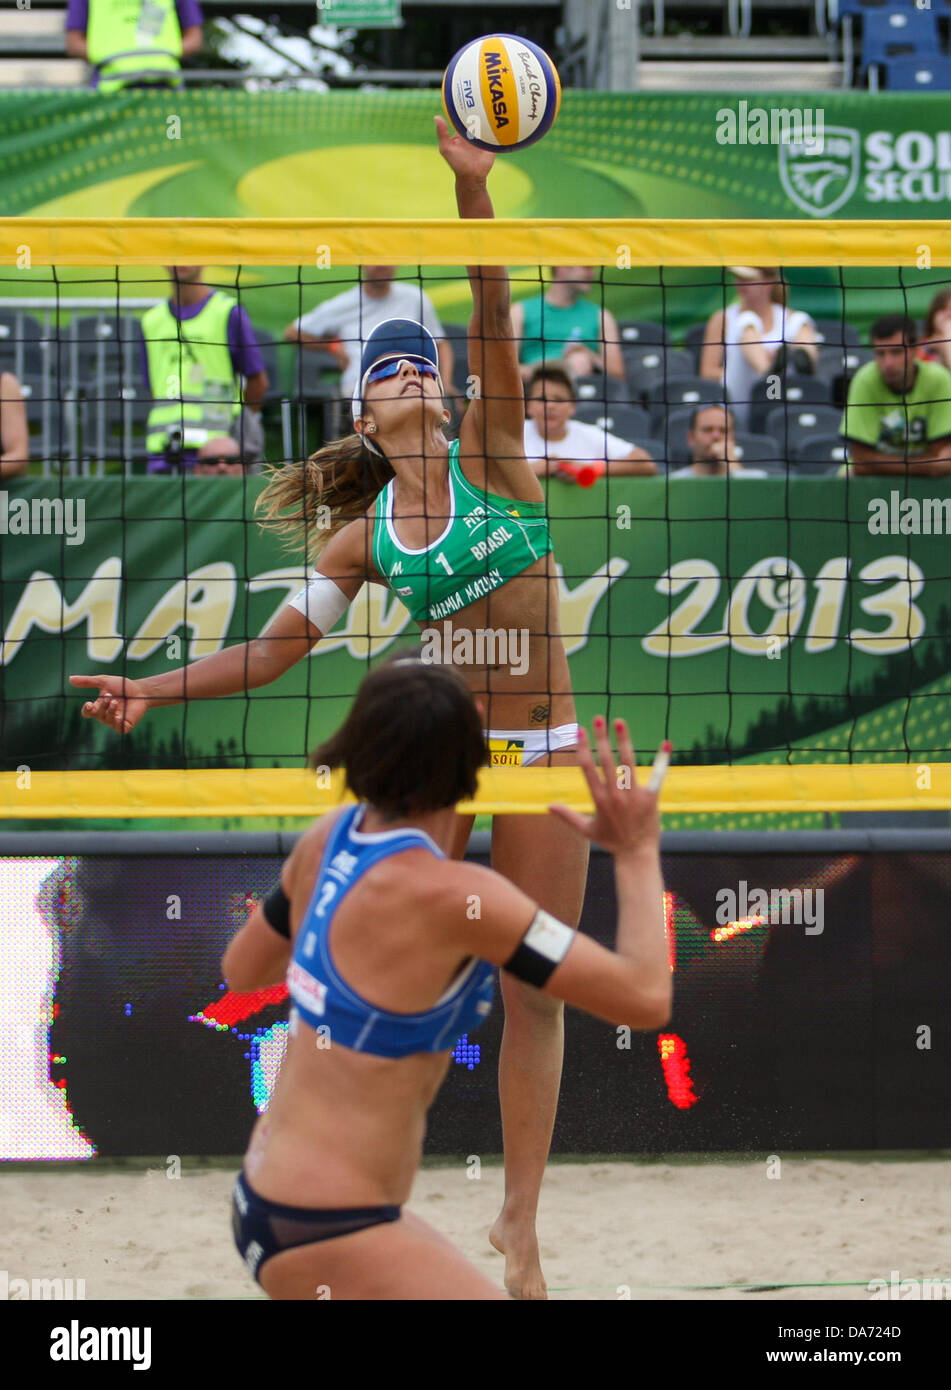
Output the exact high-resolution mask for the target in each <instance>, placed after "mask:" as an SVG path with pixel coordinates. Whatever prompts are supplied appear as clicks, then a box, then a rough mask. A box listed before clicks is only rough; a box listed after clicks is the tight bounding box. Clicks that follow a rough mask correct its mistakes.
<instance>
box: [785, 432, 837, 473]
mask: <svg viewBox="0 0 951 1390" xmlns="http://www.w3.org/2000/svg"><path fill="white" fill-rule="evenodd" d="M791 457H792V461H793V467H794V469H795V471H796V472H797V473H830V474H832V473H837V472H838V471H839V469H840V468H841V467H842V465H843V463H845V462H846V457H845V441H844V440H843V438H842V436H841V435H839V434H820V435H819V436H818V438H811V439H809V440H808V441H807V442H806V443H804V444H801V445H800V446H799V448H797V449H796V451H795V452H794V453H793V454H792V455H791Z"/></svg>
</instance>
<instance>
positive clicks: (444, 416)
mask: <svg viewBox="0 0 951 1390" xmlns="http://www.w3.org/2000/svg"><path fill="white" fill-rule="evenodd" d="M451 419H452V416H451V415H450V414H449V411H448V410H444V411H443V413H442V422H443V424H444V425H448V424H449V421H450V420H451Z"/></svg>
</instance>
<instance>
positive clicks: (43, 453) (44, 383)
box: [20, 372, 80, 474]
mask: <svg viewBox="0 0 951 1390" xmlns="http://www.w3.org/2000/svg"><path fill="white" fill-rule="evenodd" d="M20 389H21V390H22V392H23V399H24V401H25V402H26V419H27V425H28V427H29V431H30V458H31V459H37V460H39V461H40V462H41V463H42V465H43V473H44V474H48V473H49V472H51V471H52V472H53V473H59V472H60V470H61V469H63V471H65V472H69V473H72V472H75V471H76V467H77V465H78V457H79V411H80V403H79V401H78V400H77V399H76V395H75V392H74V391H73V389H72V387H70V386H68V385H64V386H60V385H59V384H58V383H57V382H56V380H55V378H54V377H52V376H49V377H47V375H46V373H44V372H27V373H25V374H24V375H23V376H22V377H21V378H20ZM67 464H69V465H70V466H69V467H66V465H67Z"/></svg>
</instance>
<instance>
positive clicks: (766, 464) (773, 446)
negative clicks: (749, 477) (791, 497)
mask: <svg viewBox="0 0 951 1390" xmlns="http://www.w3.org/2000/svg"><path fill="white" fill-rule="evenodd" d="M736 456H737V458H738V459H739V460H740V462H741V463H742V464H743V467H744V468H765V469H766V471H767V472H768V473H785V471H786V458H785V454H784V453H783V452H782V450H781V449H780V447H779V445H778V444H777V442H776V440H775V439H774V438H773V437H772V435H770V434H745V433H744V432H743V431H742V430H737V432H736Z"/></svg>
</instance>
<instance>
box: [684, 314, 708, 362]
mask: <svg viewBox="0 0 951 1390" xmlns="http://www.w3.org/2000/svg"><path fill="white" fill-rule="evenodd" d="M706 332H707V321H706V319H704V321H703V323H694V324H691V326H690V327H689V328H688V329H687V331H686V333H685V334H684V348H685V350H686V351H687V352H689V353H690V356H691V358H692V359H693V370H694V372H695V373H696V372H699V371H700V352H701V349H702V348H703V340H704V338H705V336H706Z"/></svg>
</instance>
